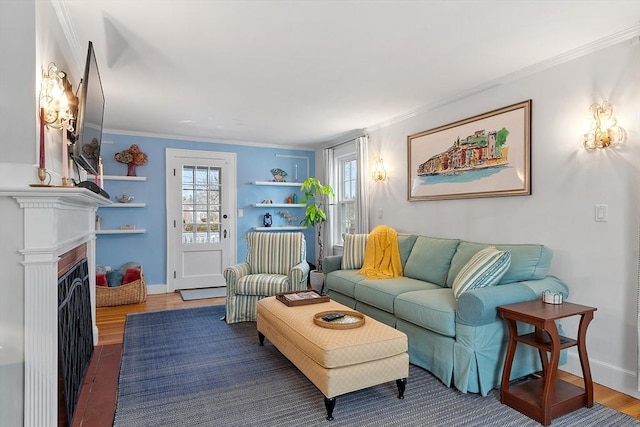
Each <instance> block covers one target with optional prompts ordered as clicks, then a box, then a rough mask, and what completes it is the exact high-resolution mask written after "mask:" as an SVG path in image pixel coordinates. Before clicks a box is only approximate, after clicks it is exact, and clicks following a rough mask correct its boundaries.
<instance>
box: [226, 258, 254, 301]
mask: <svg viewBox="0 0 640 427" xmlns="http://www.w3.org/2000/svg"><path fill="white" fill-rule="evenodd" d="M250 273H251V267H250V266H249V264H248V263H246V262H243V263H240V264H236V265H231V266H229V267H227V268H225V269H224V272H223V275H224V280H225V281H226V282H227V295H234V294H235V293H236V292H235V291H236V282H237V281H238V279H239V278H241V277H242V276H247V275H249V274H250Z"/></svg>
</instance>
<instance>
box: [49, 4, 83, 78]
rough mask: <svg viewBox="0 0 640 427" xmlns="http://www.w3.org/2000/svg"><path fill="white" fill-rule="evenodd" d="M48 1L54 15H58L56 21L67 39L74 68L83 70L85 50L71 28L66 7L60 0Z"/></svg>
mask: <svg viewBox="0 0 640 427" xmlns="http://www.w3.org/2000/svg"><path fill="white" fill-rule="evenodd" d="M50 1H51V5H52V6H53V10H55V12H56V16H57V17H58V21H59V22H60V27H62V32H63V33H64V36H65V38H66V39H67V43H68V44H69V48H70V50H71V56H72V57H73V61H74V62H75V65H76V69H77V70H84V66H85V61H86V58H85V57H84V56H83V55H84V54H85V50H84V49H82V47H81V45H80V42H79V40H78V36H77V34H76V32H75V30H74V28H73V24H72V23H71V19H70V18H69V13H67V7H66V5H65V3H64V1H62V0H50Z"/></svg>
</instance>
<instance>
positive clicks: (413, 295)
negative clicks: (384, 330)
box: [394, 288, 456, 337]
mask: <svg viewBox="0 0 640 427" xmlns="http://www.w3.org/2000/svg"><path fill="white" fill-rule="evenodd" d="M394 312H395V316H396V317H397V318H398V319H403V320H406V321H407V322H410V323H413V324H414V325H418V326H421V327H423V328H426V329H429V330H431V331H433V332H437V333H439V334H441V335H445V336H448V337H455V335H456V300H455V298H454V297H453V291H452V290H451V289H449V288H437V289H430V290H425V291H412V292H406V293H404V294H402V295H398V297H397V298H396V300H395V303H394Z"/></svg>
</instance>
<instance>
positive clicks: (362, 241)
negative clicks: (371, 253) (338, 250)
mask: <svg viewBox="0 0 640 427" xmlns="http://www.w3.org/2000/svg"><path fill="white" fill-rule="evenodd" d="M367 237H369V235H368V234H345V235H344V250H343V253H342V266H341V268H342V270H356V269H360V268H362V263H363V262H364V249H365V247H366V245H367Z"/></svg>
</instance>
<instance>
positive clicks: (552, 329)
mask: <svg viewBox="0 0 640 427" xmlns="http://www.w3.org/2000/svg"><path fill="white" fill-rule="evenodd" d="M544 329H545V331H547V333H548V334H549V339H550V340H551V348H550V353H551V357H550V360H549V363H548V365H547V367H546V372H545V376H544V388H543V389H542V411H543V414H542V416H543V422H542V424H543V425H545V426H548V425H549V424H551V409H552V408H553V393H554V388H555V385H556V377H557V376H558V365H559V363H560V336H559V335H558V328H557V327H556V322H555V321H553V320H549V321H546V322H545V326H544Z"/></svg>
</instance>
